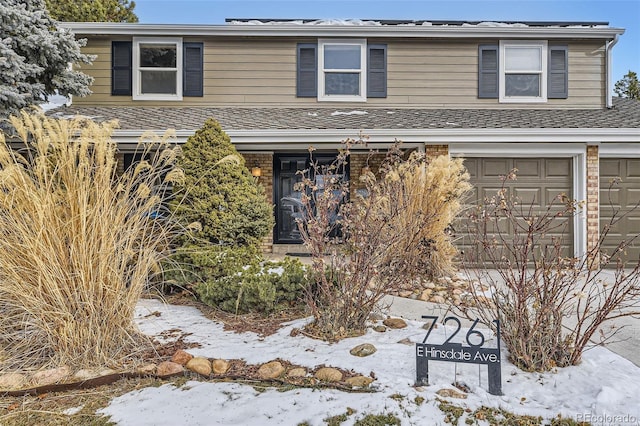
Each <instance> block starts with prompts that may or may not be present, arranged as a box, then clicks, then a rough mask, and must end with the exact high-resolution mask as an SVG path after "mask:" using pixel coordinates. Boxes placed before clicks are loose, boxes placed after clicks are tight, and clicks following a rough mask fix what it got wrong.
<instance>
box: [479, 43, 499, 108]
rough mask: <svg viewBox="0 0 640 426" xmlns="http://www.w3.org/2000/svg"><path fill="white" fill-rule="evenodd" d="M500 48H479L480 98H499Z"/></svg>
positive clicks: (484, 46)
mask: <svg viewBox="0 0 640 426" xmlns="http://www.w3.org/2000/svg"><path fill="white" fill-rule="evenodd" d="M498 76H499V74H498V46H497V45H485V44H481V45H480V46H479V47H478V97H479V98H487V99H497V98H498Z"/></svg>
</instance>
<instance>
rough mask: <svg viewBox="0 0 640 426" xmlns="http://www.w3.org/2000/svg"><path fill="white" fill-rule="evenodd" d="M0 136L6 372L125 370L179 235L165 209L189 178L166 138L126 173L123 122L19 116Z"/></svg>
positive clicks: (0, 306) (1, 325)
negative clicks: (147, 294)
mask: <svg viewBox="0 0 640 426" xmlns="http://www.w3.org/2000/svg"><path fill="white" fill-rule="evenodd" d="M11 123H12V125H13V127H14V129H15V132H16V137H17V138H18V139H19V140H20V141H21V144H22V147H23V148H22V149H21V150H20V152H17V151H16V150H13V149H12V148H11V147H10V146H9V143H8V142H7V141H6V140H5V137H4V135H0V233H1V234H2V237H1V238H0V253H2V256H0V370H6V369H17V368H39V367H45V366H48V365H69V366H73V367H76V368H80V367H90V366H112V367H113V366H119V365H122V363H123V362H125V361H127V360H128V359H129V357H131V355H132V354H135V352H136V351H139V350H141V349H143V348H142V347H141V346H140V345H141V344H143V343H146V341H145V340H143V339H142V337H141V335H140V334H139V333H138V331H137V329H136V326H135V324H134V323H133V315H134V308H135V306H136V303H137V301H138V299H139V298H140V295H141V293H142V292H143V290H145V288H147V286H148V285H149V283H150V280H151V277H152V276H153V275H154V274H157V273H160V269H159V264H160V261H161V260H162V259H163V258H165V257H166V255H167V252H168V250H169V247H170V244H171V241H172V239H173V238H174V236H175V235H176V234H177V233H178V232H179V231H178V228H177V227H176V226H174V225H173V222H172V221H171V220H170V218H166V217H165V218H162V217H160V215H159V214H158V213H159V212H160V211H161V206H162V203H163V201H164V193H165V191H164V188H165V187H166V185H167V184H168V183H169V182H170V181H172V180H174V179H176V178H179V177H180V172H179V170H177V169H174V168H173V166H172V164H173V162H174V159H175V157H176V151H175V149H174V148H172V147H171V146H170V145H169V143H168V142H167V141H168V138H169V137H168V135H167V136H166V137H165V138H163V139H162V140H153V138H151V137H150V138H148V140H145V141H142V142H141V147H142V148H140V149H141V154H142V156H143V157H146V158H149V160H144V161H142V162H140V163H139V164H138V165H137V166H135V167H131V168H130V169H129V170H128V171H126V172H125V173H124V175H118V174H117V160H116V144H115V143H114V142H113V141H112V140H111V138H110V136H111V133H112V129H113V128H114V125H115V123H111V122H109V123H104V124H96V123H94V122H92V121H90V120H79V119H78V120H54V119H49V118H45V117H42V116H36V115H27V114H22V116H21V117H19V118H16V117H12V119H11Z"/></svg>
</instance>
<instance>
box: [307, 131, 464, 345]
mask: <svg viewBox="0 0 640 426" xmlns="http://www.w3.org/2000/svg"><path fill="white" fill-rule="evenodd" d="M360 143H361V141H355V140H346V141H345V149H344V150H342V151H341V152H340V153H339V154H338V157H337V160H336V162H335V163H334V164H332V165H330V166H327V167H320V166H318V165H316V166H315V167H312V169H310V170H307V171H306V172H304V173H303V175H302V182H301V183H300V184H299V187H300V188H299V189H300V190H301V192H302V202H303V205H304V210H305V212H306V214H305V217H304V220H301V221H300V222H299V229H300V233H301V235H302V239H303V241H304V244H305V245H306V247H307V248H308V249H309V251H310V253H311V256H312V260H313V262H312V273H313V279H312V281H311V283H310V285H309V287H308V288H307V291H306V293H305V294H306V296H305V302H306V304H307V306H308V308H309V310H310V312H311V314H312V315H313V317H314V322H313V323H312V324H310V326H309V327H308V328H309V331H310V333H313V334H315V335H318V336H320V337H322V338H325V339H327V340H335V339H340V338H343V337H347V336H350V335H353V334H360V333H362V332H364V330H365V329H366V322H367V320H368V319H369V317H370V315H371V313H372V311H374V310H375V309H376V308H377V307H379V304H380V302H381V300H382V298H383V297H384V296H386V295H389V294H393V293H396V292H398V291H400V290H404V289H407V288H411V287H412V286H415V285H417V284H416V283H419V282H420V281H421V280H423V279H428V278H433V277H441V276H443V275H446V274H449V273H452V272H453V271H454V269H455V265H454V257H455V255H457V250H455V248H454V246H453V245H452V241H451V239H452V235H451V233H450V232H448V228H449V227H450V224H451V223H452V222H453V221H454V218H455V217H456V215H457V214H458V213H459V212H460V210H461V208H462V200H463V199H464V197H465V196H466V194H467V192H468V191H469V189H470V185H469V175H468V173H467V172H466V169H465V168H464V166H463V164H462V160H461V159H451V158H449V156H442V157H438V158H435V159H431V158H427V157H426V156H425V155H424V154H420V153H413V154H411V155H405V154H404V153H403V152H402V151H401V150H400V145H399V143H398V144H395V145H394V146H393V147H391V149H390V150H389V152H388V153H387V155H386V158H385V159H384V161H383V164H382V166H381V168H380V173H379V174H378V175H375V174H374V173H371V172H368V173H366V174H365V175H364V176H363V177H362V178H361V179H362V181H363V183H364V186H365V190H364V191H359V192H358V194H356V195H355V196H353V195H354V194H351V193H350V187H349V182H348V181H347V180H346V179H344V176H345V175H346V173H345V170H346V166H347V164H348V160H349V155H350V150H351V146H352V145H353V144H360ZM312 159H313V158H312ZM319 177H321V178H320V179H319Z"/></svg>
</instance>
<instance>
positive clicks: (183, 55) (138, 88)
mask: <svg viewBox="0 0 640 426" xmlns="http://www.w3.org/2000/svg"><path fill="white" fill-rule="evenodd" d="M203 57H204V44H203V43H202V42H192V41H190V42H183V41H182V39H180V38H165V37H158V38H148V37H134V38H133V41H128V40H127V41H113V42H112V43H111V95H113V96H132V97H133V99H134V100H169V101H177V100H181V99H182V97H183V96H185V97H186V96H199V97H201V96H203V95H204V90H203V88H204V83H203V80H204V62H203Z"/></svg>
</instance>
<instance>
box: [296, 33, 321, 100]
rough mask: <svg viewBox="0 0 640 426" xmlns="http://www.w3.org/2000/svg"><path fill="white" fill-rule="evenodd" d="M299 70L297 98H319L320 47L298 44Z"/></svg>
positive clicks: (310, 44) (312, 44)
mask: <svg viewBox="0 0 640 426" xmlns="http://www.w3.org/2000/svg"><path fill="white" fill-rule="evenodd" d="M297 58H298V65H297V66H298V70H297V84H296V96H297V97H299V98H314V97H316V96H318V46H317V45H316V44H315V43H298V53H297Z"/></svg>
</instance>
